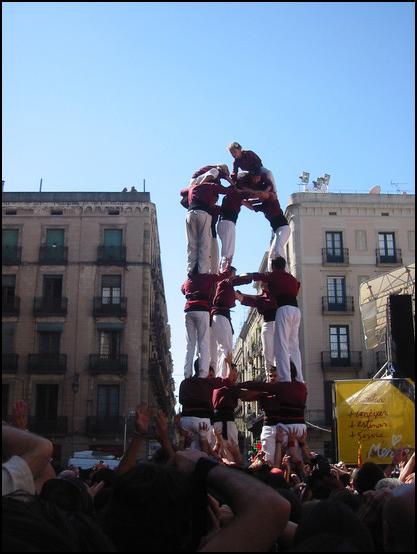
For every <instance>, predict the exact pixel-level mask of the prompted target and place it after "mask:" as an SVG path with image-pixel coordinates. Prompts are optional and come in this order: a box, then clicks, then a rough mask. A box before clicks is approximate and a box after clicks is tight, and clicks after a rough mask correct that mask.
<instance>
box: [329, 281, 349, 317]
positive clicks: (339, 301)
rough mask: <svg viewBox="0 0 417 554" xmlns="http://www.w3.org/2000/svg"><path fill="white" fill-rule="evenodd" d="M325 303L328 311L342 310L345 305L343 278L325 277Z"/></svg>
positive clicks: (344, 283)
mask: <svg viewBox="0 0 417 554" xmlns="http://www.w3.org/2000/svg"><path fill="white" fill-rule="evenodd" d="M327 302H328V305H329V309H338V308H339V309H342V308H343V307H344V306H345V305H346V282H345V278H344V277H327Z"/></svg>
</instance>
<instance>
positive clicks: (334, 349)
mask: <svg viewBox="0 0 417 554" xmlns="http://www.w3.org/2000/svg"><path fill="white" fill-rule="evenodd" d="M349 357H350V354H349V328H348V326H347V325H331V326H330V359H331V362H332V365H333V364H334V365H337V363H338V362H342V363H343V364H344V363H346V362H349Z"/></svg>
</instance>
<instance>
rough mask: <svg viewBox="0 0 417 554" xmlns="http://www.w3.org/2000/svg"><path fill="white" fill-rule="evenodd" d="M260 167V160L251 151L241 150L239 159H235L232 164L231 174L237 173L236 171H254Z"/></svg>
mask: <svg viewBox="0 0 417 554" xmlns="http://www.w3.org/2000/svg"><path fill="white" fill-rule="evenodd" d="M261 167H262V160H261V158H260V157H259V156H258V155H257V154H255V152H253V151H252V150H242V155H241V157H240V158H235V159H234V162H233V173H237V172H238V169H242V170H243V171H254V170H257V169H260V168H261Z"/></svg>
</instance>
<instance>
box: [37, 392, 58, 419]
mask: <svg viewBox="0 0 417 554" xmlns="http://www.w3.org/2000/svg"><path fill="white" fill-rule="evenodd" d="M58 389H59V385H36V409H35V415H36V417H37V418H39V419H52V420H55V419H56V417H57V415H58Z"/></svg>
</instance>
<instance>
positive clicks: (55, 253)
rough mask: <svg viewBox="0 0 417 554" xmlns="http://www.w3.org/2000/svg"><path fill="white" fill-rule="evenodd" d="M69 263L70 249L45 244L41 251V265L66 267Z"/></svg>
mask: <svg viewBox="0 0 417 554" xmlns="http://www.w3.org/2000/svg"><path fill="white" fill-rule="evenodd" d="M67 262H68V247H67V246H61V245H49V244H43V245H42V246H41V247H40V250H39V263H40V264H44V265H65V264H66V263H67Z"/></svg>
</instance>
